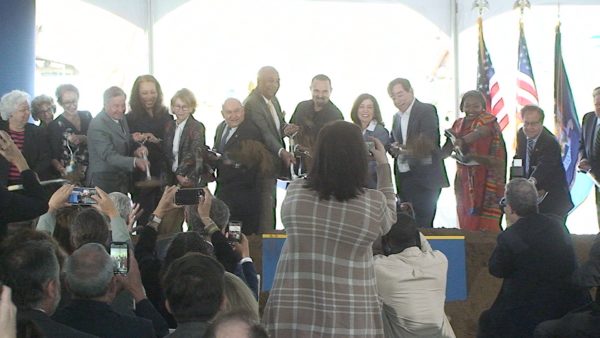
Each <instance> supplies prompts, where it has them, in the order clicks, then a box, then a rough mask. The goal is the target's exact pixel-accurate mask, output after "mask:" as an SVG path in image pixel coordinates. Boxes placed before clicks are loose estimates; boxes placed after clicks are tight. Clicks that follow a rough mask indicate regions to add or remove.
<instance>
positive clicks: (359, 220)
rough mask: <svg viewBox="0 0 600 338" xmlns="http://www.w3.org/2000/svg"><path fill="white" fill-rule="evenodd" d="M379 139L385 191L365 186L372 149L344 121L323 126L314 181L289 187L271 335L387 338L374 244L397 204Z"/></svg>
mask: <svg viewBox="0 0 600 338" xmlns="http://www.w3.org/2000/svg"><path fill="white" fill-rule="evenodd" d="M374 142H375V147H374V149H373V150H372V151H371V152H372V153H373V156H374V157H375V160H376V161H377V163H378V164H379V165H378V167H377V174H378V178H379V180H378V190H371V189H365V188H364V186H365V183H366V179H367V170H368V169H367V163H368V160H367V148H366V146H365V143H364V141H363V138H362V134H361V132H360V128H359V127H358V126H356V125H354V124H352V123H348V122H344V121H334V122H331V123H330V124H328V125H326V126H325V127H323V129H322V130H321V132H320V133H319V137H318V139H317V145H316V153H315V161H314V165H313V168H312V170H311V171H310V173H309V175H308V179H307V180H306V181H305V180H295V181H292V182H291V183H290V185H289V187H288V190H287V195H286V197H285V200H284V201H283V205H282V210H281V216H282V221H283V224H284V226H285V229H286V231H287V236H288V237H287V240H286V244H285V246H284V247H283V250H282V252H281V256H280V258H279V263H278V264H277V271H276V273H275V280H274V283H273V288H272V289H271V292H270V295H269V299H268V301H267V305H266V308H265V311H264V316H263V323H265V326H266V327H267V330H268V331H269V333H270V334H271V335H273V336H275V337H280V336H281V337H283V336H286V335H289V336H304V335H314V336H320V335H327V336H330V337H383V334H384V333H383V321H382V318H381V307H380V304H379V302H378V299H377V285H376V281H375V272H374V268H373V251H372V248H371V246H372V245H373V242H374V241H375V240H376V239H377V238H378V237H379V236H381V235H383V234H385V233H387V232H388V231H389V229H390V227H391V226H392V224H394V222H395V221H396V201H395V196H394V191H393V186H392V179H391V173H390V167H389V165H388V162H387V156H386V152H385V149H384V147H383V144H381V142H380V141H379V140H377V139H375V140H374ZM340 144H343V145H344V146H343V147H340ZM348 295H352V296H351V297H348ZM299 309H302V310H299Z"/></svg>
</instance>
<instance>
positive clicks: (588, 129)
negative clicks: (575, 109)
mask: <svg viewBox="0 0 600 338" xmlns="http://www.w3.org/2000/svg"><path fill="white" fill-rule="evenodd" d="M592 96H593V98H594V111H591V112H589V113H587V114H585V115H583V121H582V123H581V139H580V140H579V163H578V165H577V167H578V169H579V170H581V171H584V172H587V173H589V174H590V175H591V176H592V177H593V178H594V181H595V182H594V183H596V213H597V216H598V222H599V223H600V191H599V190H598V182H599V181H600V133H599V132H600V127H599V126H598V125H599V122H600V119H599V117H600V87H596V88H595V89H594V91H593V92H592Z"/></svg>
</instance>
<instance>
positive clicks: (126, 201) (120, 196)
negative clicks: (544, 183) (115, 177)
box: [108, 191, 131, 222]
mask: <svg viewBox="0 0 600 338" xmlns="http://www.w3.org/2000/svg"><path fill="white" fill-rule="evenodd" d="M108 197H109V198H110V200H111V201H112V202H113V204H114V205H115V208H117V211H119V216H121V218H122V219H124V220H125V221H126V222H127V219H128V218H129V214H130V213H131V199H130V198H129V196H127V195H125V194H124V193H122V192H119V191H114V192H111V193H110V194H108Z"/></svg>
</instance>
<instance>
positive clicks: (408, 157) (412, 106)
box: [388, 78, 449, 227]
mask: <svg viewBox="0 0 600 338" xmlns="http://www.w3.org/2000/svg"><path fill="white" fill-rule="evenodd" d="M388 94H389V95H390V97H391V99H392V101H394V105H395V106H396V108H398V112H397V113H396V114H395V115H394V121H393V124H392V132H391V142H392V147H391V148H390V153H392V156H394V157H395V161H394V174H395V176H396V189H397V191H398V195H399V197H400V199H401V200H402V201H403V202H410V203H412V206H413V209H414V211H415V219H416V221H417V224H418V225H419V226H420V227H432V226H433V218H434V217H435V212H436V208H437V201H438V198H439V196H440V192H441V188H443V187H448V186H449V184H448V176H447V175H446V167H445V166H444V162H443V160H442V156H441V150H440V129H439V120H438V116H437V110H436V108H435V106H433V105H431V104H428V103H422V102H420V101H419V100H417V99H415V96H414V92H413V88H412V86H411V84H410V82H409V81H408V80H407V79H403V78H397V79H394V80H392V82H390V84H389V85H388Z"/></svg>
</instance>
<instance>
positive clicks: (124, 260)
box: [110, 242, 129, 275]
mask: <svg viewBox="0 0 600 338" xmlns="http://www.w3.org/2000/svg"><path fill="white" fill-rule="evenodd" d="M110 257H111V258H112V260H113V272H114V274H115V275H126V274H127V273H128V272H129V245H128V244H127V243H126V242H112V243H110Z"/></svg>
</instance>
